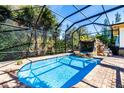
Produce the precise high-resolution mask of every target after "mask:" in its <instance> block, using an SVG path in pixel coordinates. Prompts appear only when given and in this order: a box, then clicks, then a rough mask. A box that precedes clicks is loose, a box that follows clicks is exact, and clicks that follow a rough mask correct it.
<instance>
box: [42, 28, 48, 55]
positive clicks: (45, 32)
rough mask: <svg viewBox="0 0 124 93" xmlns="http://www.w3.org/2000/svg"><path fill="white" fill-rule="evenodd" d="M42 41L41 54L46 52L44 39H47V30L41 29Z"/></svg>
mask: <svg viewBox="0 0 124 93" xmlns="http://www.w3.org/2000/svg"><path fill="white" fill-rule="evenodd" d="M42 37H43V43H42V45H41V55H45V54H46V51H47V49H46V41H47V31H46V30H43V36H42Z"/></svg>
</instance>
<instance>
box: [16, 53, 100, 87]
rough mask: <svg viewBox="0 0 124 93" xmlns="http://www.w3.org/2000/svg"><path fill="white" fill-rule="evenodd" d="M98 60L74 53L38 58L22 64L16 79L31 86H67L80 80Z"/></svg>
mask: <svg viewBox="0 0 124 93" xmlns="http://www.w3.org/2000/svg"><path fill="white" fill-rule="evenodd" d="M100 61H101V60H100V59H97V58H82V57H78V56H74V55H67V56H61V57H54V58H50V59H45V60H38V61H35V62H33V63H28V64H26V65H24V66H23V67H22V68H21V69H20V70H19V71H18V79H19V81H20V82H22V83H24V84H25V85H28V86H30V87H33V88H68V87H71V86H73V85H74V84H76V83H78V82H79V81H81V80H82V79H83V78H84V77H85V76H86V75H87V74H88V73H89V72H90V71H91V70H92V69H93V68H94V67H95V66H96V65H97V64H99V63H100Z"/></svg>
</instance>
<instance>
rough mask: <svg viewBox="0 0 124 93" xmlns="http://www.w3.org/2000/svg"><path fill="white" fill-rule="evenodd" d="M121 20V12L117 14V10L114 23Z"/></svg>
mask: <svg viewBox="0 0 124 93" xmlns="http://www.w3.org/2000/svg"><path fill="white" fill-rule="evenodd" d="M120 21H121V14H119V13H118V12H117V13H116V14H115V23H118V22H120Z"/></svg>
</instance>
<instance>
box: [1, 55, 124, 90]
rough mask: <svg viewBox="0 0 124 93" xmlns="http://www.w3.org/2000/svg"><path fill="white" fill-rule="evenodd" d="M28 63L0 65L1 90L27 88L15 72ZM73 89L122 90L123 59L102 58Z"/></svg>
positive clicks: (25, 60)
mask: <svg viewBox="0 0 124 93" xmlns="http://www.w3.org/2000/svg"><path fill="white" fill-rule="evenodd" d="M48 57H52V56H47V57H35V58H30V60H38V59H44V58H48ZM28 62H30V61H29V59H23V64H22V65H16V62H15V61H9V62H3V63H0V87H1V88H4V87H5V88H9V87H10V88H23V87H28V86H25V85H23V84H22V83H20V82H19V81H18V79H17V75H16V74H17V70H18V69H19V68H20V67H22V66H23V65H24V64H26V63H28ZM72 87H73V88H91V87H92V88H116V87H117V88H122V87H123V88H124V57H104V58H103V60H102V62H101V63H100V64H99V65H97V66H96V67H95V68H94V69H93V70H92V71H91V72H90V73H89V74H88V75H87V76H86V77H85V78H84V79H83V80H81V81H80V82H79V83H77V84H76V85H74V86H72Z"/></svg>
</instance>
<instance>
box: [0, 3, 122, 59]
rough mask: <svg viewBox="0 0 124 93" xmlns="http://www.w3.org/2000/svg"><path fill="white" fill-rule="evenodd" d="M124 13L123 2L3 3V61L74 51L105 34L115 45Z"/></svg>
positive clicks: (0, 34) (0, 26) (0, 13)
mask: <svg viewBox="0 0 124 93" xmlns="http://www.w3.org/2000/svg"><path fill="white" fill-rule="evenodd" d="M123 16H124V6H123V5H43V6H7V5H6V6H0V61H4V60H13V59H20V58H25V57H30V56H43V55H52V54H58V53H66V52H70V51H71V52H72V51H74V50H79V49H80V41H87V40H89V41H94V39H95V37H99V35H101V34H102V35H103V36H104V38H102V39H107V40H104V41H105V43H106V44H107V45H108V46H113V47H114V46H115V45H117V44H115V43H118V42H119V41H118V35H114V34H113V32H114V30H117V29H118V28H117V29H113V28H112V26H113V25H114V24H123V21H124V17H123ZM108 39H109V40H108ZM117 41H118V42H117ZM113 47H112V48H113Z"/></svg>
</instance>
